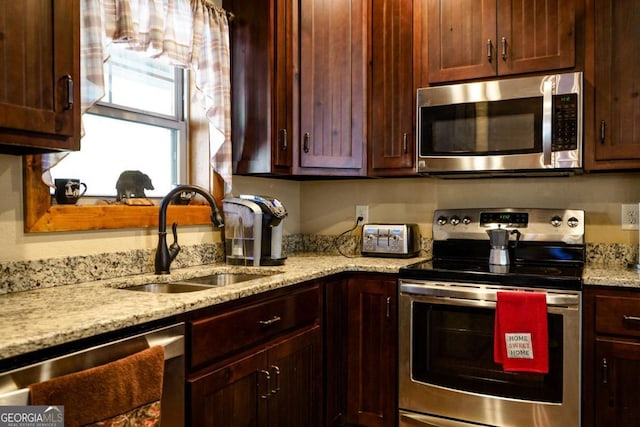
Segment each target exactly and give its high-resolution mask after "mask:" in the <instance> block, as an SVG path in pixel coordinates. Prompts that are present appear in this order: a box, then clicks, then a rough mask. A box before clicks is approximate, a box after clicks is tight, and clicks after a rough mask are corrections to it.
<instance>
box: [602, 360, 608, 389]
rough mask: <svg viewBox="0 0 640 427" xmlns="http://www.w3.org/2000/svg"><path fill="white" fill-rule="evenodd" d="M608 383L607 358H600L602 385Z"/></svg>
mask: <svg viewBox="0 0 640 427" xmlns="http://www.w3.org/2000/svg"><path fill="white" fill-rule="evenodd" d="M608 383H609V365H608V364H607V358H606V357H604V358H602V384H608Z"/></svg>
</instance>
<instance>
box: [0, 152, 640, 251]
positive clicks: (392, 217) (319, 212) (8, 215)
mask: <svg viewBox="0 0 640 427" xmlns="http://www.w3.org/2000/svg"><path fill="white" fill-rule="evenodd" d="M233 182H234V189H233V192H234V194H241V193H253V194H263V195H269V196H273V197H276V198H278V199H280V200H281V201H282V202H283V203H284V205H285V207H286V208H287V211H288V212H289V216H288V218H287V219H286V221H285V225H284V233H285V234H287V235H290V234H296V233H304V234H330V235H331V234H338V233H340V232H342V231H344V230H347V229H348V228H350V227H351V226H352V225H353V217H354V214H355V205H356V204H365V205H369V220H370V221H371V222H375V221H379V222H416V223H418V224H420V226H421V230H422V233H423V234H424V235H425V236H430V223H431V220H432V215H433V210H434V209H436V208H447V207H465V206H477V207H492V206H498V207H500V206H513V207H528V206H531V207H568V208H578V209H585V210H586V218H587V241H588V242H594V243H612V242H618V243H636V242H637V241H638V238H637V236H638V232H637V231H625V230H621V229H620V204H621V203H636V202H638V201H640V176H639V175H638V174H635V173H634V174H613V175H610V174H597V175H584V176H575V177H570V178H508V179H475V180H470V179H464V180H441V179H433V178H402V179H357V180H332V181H302V182H297V181H288V180H280V179H268V178H253V177H234V181H233ZM0 187H1V188H3V192H2V197H1V198H0V262H2V261H17V260H34V259H41V258H49V257H62V256H77V255H86V254H95V253H104V252H116V251H122V250H130V249H141V248H142V249H145V248H155V245H156V243H157V232H156V230H155V229H126V230H116V231H107V230H105V231H91V232H89V231H87V232H65V233H40V234H24V233H23V231H22V230H23V223H22V169H21V158H20V157H14V156H8V155H0ZM216 233H217V232H216V231H213V229H212V228H211V227H208V226H198V227H182V228H181V229H180V243H181V244H182V245H189V244H197V243H207V242H211V241H217V240H218V236H217V234H216Z"/></svg>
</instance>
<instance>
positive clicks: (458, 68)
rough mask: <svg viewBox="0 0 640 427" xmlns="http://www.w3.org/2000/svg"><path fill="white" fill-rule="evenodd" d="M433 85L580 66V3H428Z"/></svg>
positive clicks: (514, 0) (480, 0)
mask: <svg viewBox="0 0 640 427" xmlns="http://www.w3.org/2000/svg"><path fill="white" fill-rule="evenodd" d="M427 1H428V7H427V15H428V16H427V22H428V27H429V41H428V43H429V49H428V51H429V53H428V55H429V77H428V79H429V82H432V83H439V82H446V81H456V80H469V79H476V78H486V77H491V76H496V75H510V74H519V73H529V72H540V71H547V70H555V69H562V68H571V67H574V66H575V50H576V47H575V40H576V28H575V27H576V5H575V0H427Z"/></svg>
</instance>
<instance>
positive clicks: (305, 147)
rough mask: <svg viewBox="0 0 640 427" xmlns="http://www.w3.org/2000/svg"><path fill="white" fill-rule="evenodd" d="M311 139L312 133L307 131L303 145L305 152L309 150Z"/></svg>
mask: <svg viewBox="0 0 640 427" xmlns="http://www.w3.org/2000/svg"><path fill="white" fill-rule="evenodd" d="M310 141H311V134H310V133H309V132H305V134H304V145H303V146H302V150H303V151H304V152H305V153H308V152H309V143H310Z"/></svg>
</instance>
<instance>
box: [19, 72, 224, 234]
mask: <svg viewBox="0 0 640 427" xmlns="http://www.w3.org/2000/svg"><path fill="white" fill-rule="evenodd" d="M187 82H188V83H187ZM187 84H188V88H186V89H185V91H184V96H185V98H186V97H187V96H191V94H192V91H193V90H194V86H193V79H185V86H186V85H187ZM184 105H185V108H189V105H190V103H188V102H186V103H185V104H184ZM193 113H196V111H195V110H192V111H190V114H189V121H188V122H185V123H186V126H187V128H188V131H187V132H185V135H187V138H188V142H187V144H185V147H186V153H184V155H185V156H187V155H188V157H186V159H187V162H186V163H187V165H186V166H187V182H188V183H190V184H196V185H200V186H202V187H205V188H207V189H208V190H209V191H210V192H211V193H212V194H213V197H214V198H215V200H216V201H217V202H218V207H219V208H220V209H222V199H223V198H224V180H223V179H222V177H221V176H220V175H219V174H218V173H217V172H215V171H213V170H212V169H211V168H210V167H208V168H206V170H205V169H204V168H202V167H200V169H199V168H198V167H196V166H198V164H199V163H200V164H201V163H202V162H201V161H200V162H199V161H198V158H208V153H209V146H208V140H207V139H203V138H197V139H194V138H193V135H194V133H197V132H198V131H197V130H196V132H193V131H192V129H194V128H196V129H197V128H198V127H200V128H204V129H207V130H208V122H207V119H206V118H205V117H201V116H200V115H198V114H193ZM206 163H207V164H208V161H207V162H206ZM200 166H201V165H200ZM22 171H23V205H24V212H23V218H24V220H23V222H24V232H25V233H46V232H67V231H87V230H115V229H125V228H149V227H158V216H159V206H158V205H154V206H127V205H115V204H112V205H57V204H54V203H53V202H52V200H53V196H52V195H51V194H50V188H49V186H47V185H46V184H45V183H44V182H43V181H42V174H43V172H44V169H43V167H42V156H41V155H40V154H32V155H26V156H23V167H22ZM194 203H197V204H194ZM167 222H168V223H172V222H178V223H179V224H180V225H210V224H211V208H210V206H209V205H208V204H205V203H204V202H203V201H200V200H199V198H196V199H195V200H194V201H192V202H191V204H189V205H170V206H169V208H168V211H167Z"/></svg>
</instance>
